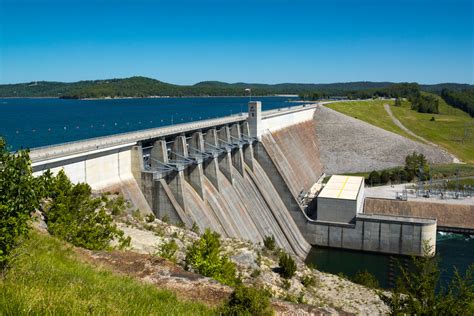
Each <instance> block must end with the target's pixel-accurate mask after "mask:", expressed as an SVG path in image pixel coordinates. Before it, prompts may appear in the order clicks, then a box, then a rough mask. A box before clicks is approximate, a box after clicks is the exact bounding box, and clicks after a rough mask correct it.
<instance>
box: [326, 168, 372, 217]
mask: <svg viewBox="0 0 474 316" xmlns="http://www.w3.org/2000/svg"><path fill="white" fill-rule="evenodd" d="M317 203H318V204H317V205H318V209H317V220H319V221H325V222H337V223H351V222H353V221H354V219H355V217H356V215H357V214H360V213H362V212H363V206H364V178H363V177H352V176H339V175H334V176H332V177H331V178H330V179H329V181H328V182H327V183H326V185H325V186H324V188H323V189H322V190H321V191H320V192H319V195H318V200H317Z"/></svg>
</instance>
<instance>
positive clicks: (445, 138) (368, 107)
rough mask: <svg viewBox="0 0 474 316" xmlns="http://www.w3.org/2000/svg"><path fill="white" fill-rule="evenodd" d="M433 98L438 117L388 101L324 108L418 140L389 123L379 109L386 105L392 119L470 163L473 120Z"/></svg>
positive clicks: (473, 153)
mask: <svg viewBox="0 0 474 316" xmlns="http://www.w3.org/2000/svg"><path fill="white" fill-rule="evenodd" d="M436 97H437V98H438V99H439V111H440V113H439V114H428V113H418V112H416V111H414V110H412V109H411V107H410V106H411V104H410V102H408V101H403V102H402V105H401V106H400V107H397V106H394V105H393V103H394V102H393V101H388V100H372V101H348V102H337V103H331V104H327V107H329V108H331V109H333V110H336V111H338V112H341V113H344V114H346V115H349V116H351V117H354V118H357V119H360V120H362V121H365V122H367V123H370V124H372V125H375V126H378V127H380V128H383V129H385V130H388V131H391V132H394V133H397V134H400V135H402V136H405V137H408V138H410V139H413V140H416V141H419V140H418V139H416V138H414V137H413V136H411V135H409V134H407V133H406V132H404V131H403V130H401V129H400V128H399V127H398V126H396V125H395V124H394V123H393V122H392V120H391V119H390V117H389V115H388V114H387V112H386V111H385V109H384V107H383V105H384V104H386V103H388V104H390V108H391V110H392V113H393V114H394V116H395V117H396V118H397V119H398V120H399V121H400V122H401V123H402V124H403V125H404V126H405V127H407V128H408V129H410V130H411V131H412V132H414V133H415V134H417V135H418V136H421V137H423V138H425V139H426V140H428V141H430V142H433V143H435V144H437V145H439V146H441V147H443V148H445V149H446V150H448V151H449V152H450V153H452V154H454V155H456V156H457V157H459V158H460V159H461V160H463V161H465V162H467V163H474V120H473V119H472V118H471V117H470V116H469V114H467V113H465V112H463V111H462V110H460V109H456V108H454V107H452V106H450V105H448V104H447V103H446V102H444V100H443V99H441V98H440V97H438V96H436ZM432 118H434V121H433V120H432Z"/></svg>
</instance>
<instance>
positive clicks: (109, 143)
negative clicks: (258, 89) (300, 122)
mask: <svg viewBox="0 0 474 316" xmlns="http://www.w3.org/2000/svg"><path fill="white" fill-rule="evenodd" d="M246 118H247V114H243V115H242V114H241V115H234V116H227V117H222V118H217V119H208V120H202V121H195V122H191V123H182V124H176V125H171V126H164V127H158V128H150V129H145V130H139V131H135V132H128V133H121V134H115V135H110V136H103V137H95V138H90V139H85V140H78V141H74V142H68V143H63V144H58V145H51V146H44V147H37V148H33V149H32V150H31V153H30V157H31V159H32V161H33V162H39V161H42V160H46V159H51V158H56V157H61V156H65V155H72V154H78V153H82V152H86V151H89V150H97V149H103V148H109V147H114V146H119V145H123V144H129V143H133V142H138V141H141V140H146V139H153V138H159V137H163V136H166V135H173V134H180V133H185V132H189V131H193V130H199V129H205V128H209V127H212V126H219V125H225V124H231V123H236V122H241V121H244V120H245V119H246Z"/></svg>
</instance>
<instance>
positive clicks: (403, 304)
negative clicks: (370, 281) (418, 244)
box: [379, 243, 474, 315]
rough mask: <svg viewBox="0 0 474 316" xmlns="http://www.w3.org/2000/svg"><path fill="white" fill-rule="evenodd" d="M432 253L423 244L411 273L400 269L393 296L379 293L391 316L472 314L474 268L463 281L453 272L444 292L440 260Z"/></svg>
mask: <svg viewBox="0 0 474 316" xmlns="http://www.w3.org/2000/svg"><path fill="white" fill-rule="evenodd" d="M432 253H433V248H432V246H430V245H429V244H428V243H425V244H424V254H425V256H423V257H412V262H413V268H412V269H409V268H404V267H403V266H402V265H399V269H400V272H401V275H400V277H399V278H398V280H397V285H396V287H395V289H394V291H393V293H392V294H391V295H386V294H384V293H381V292H380V293H379V296H380V298H381V299H382V300H383V301H384V302H385V303H386V304H387V306H388V307H389V308H390V314H391V315H473V314H474V278H473V277H474V264H472V265H471V266H470V267H469V268H468V269H467V271H466V273H465V276H464V277H461V275H460V274H459V273H458V272H457V271H456V272H455V276H454V278H453V279H452V280H451V283H450V284H449V286H448V288H447V289H445V288H443V287H442V286H440V284H439V282H440V278H439V276H440V270H439V266H438V263H439V258H438V257H437V256H433V254H432ZM437 289H438V291H437Z"/></svg>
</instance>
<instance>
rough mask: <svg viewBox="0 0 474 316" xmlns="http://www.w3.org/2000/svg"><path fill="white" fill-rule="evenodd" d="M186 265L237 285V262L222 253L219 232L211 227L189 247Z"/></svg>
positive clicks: (223, 281) (229, 283) (226, 282)
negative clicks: (211, 229)
mask: <svg viewBox="0 0 474 316" xmlns="http://www.w3.org/2000/svg"><path fill="white" fill-rule="evenodd" d="M185 265H186V268H189V267H192V268H193V269H194V270H195V271H196V272H198V273H200V274H202V275H204V276H208V277H211V278H214V279H216V280H218V281H220V282H222V283H224V284H227V285H235V284H236V283H237V281H238V280H237V277H236V268H235V264H234V263H233V262H232V261H230V259H229V258H228V257H227V256H224V255H221V243H220V236H219V234H218V233H215V232H211V231H210V230H209V229H206V231H205V232H204V234H203V235H202V236H201V238H200V239H199V240H197V241H195V242H194V243H193V244H192V245H190V246H189V247H188V249H187V251H186V259H185Z"/></svg>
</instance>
